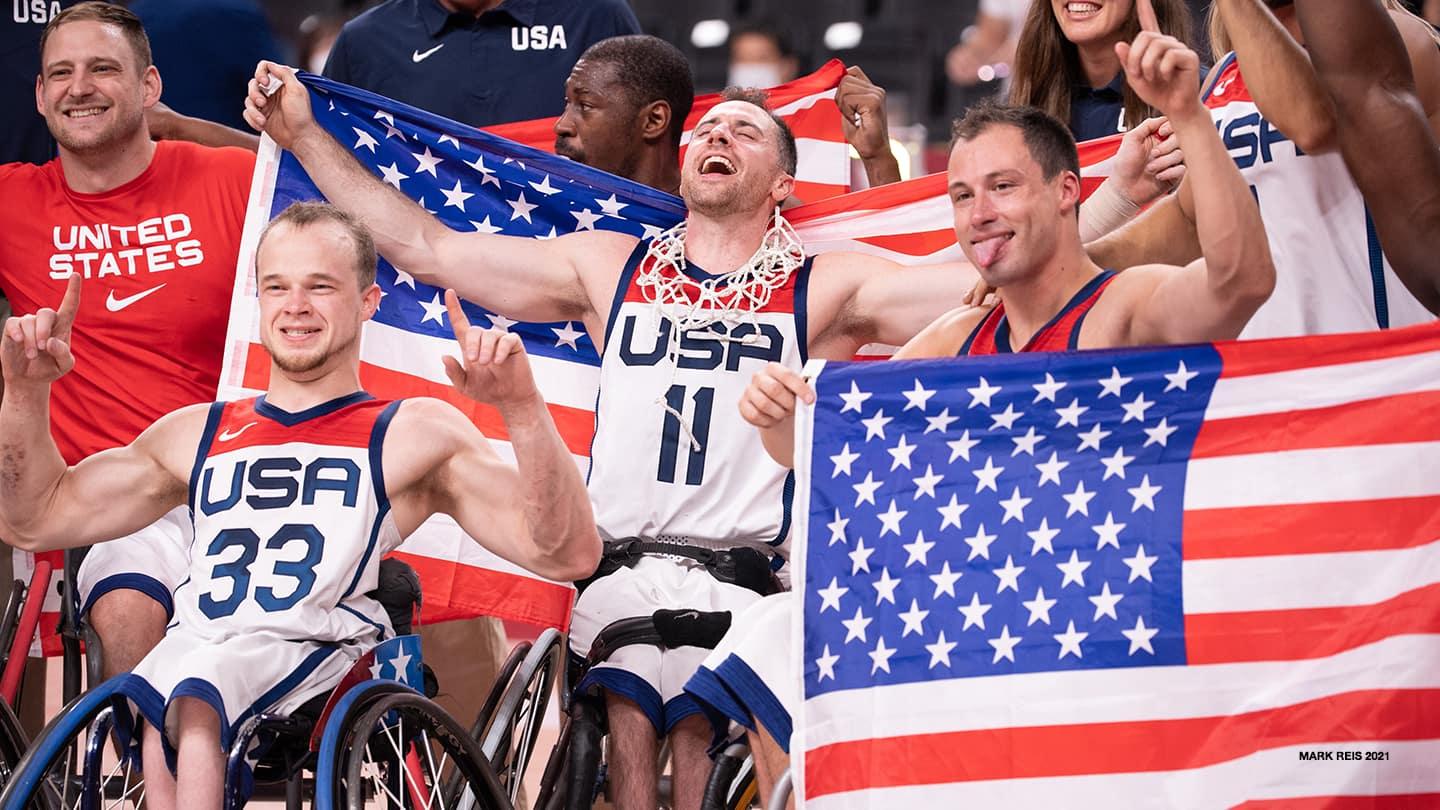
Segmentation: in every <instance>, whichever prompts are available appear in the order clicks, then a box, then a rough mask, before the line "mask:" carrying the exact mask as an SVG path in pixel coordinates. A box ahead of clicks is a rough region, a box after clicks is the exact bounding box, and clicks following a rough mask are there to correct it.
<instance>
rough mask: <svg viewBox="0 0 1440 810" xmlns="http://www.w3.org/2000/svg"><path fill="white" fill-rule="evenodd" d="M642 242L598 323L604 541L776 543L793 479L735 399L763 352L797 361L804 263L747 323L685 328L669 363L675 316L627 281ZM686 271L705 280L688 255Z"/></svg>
mask: <svg viewBox="0 0 1440 810" xmlns="http://www.w3.org/2000/svg"><path fill="white" fill-rule="evenodd" d="M648 245H649V242H648V241H642V242H641V243H640V244H639V245H638V246H637V247H636V248H635V251H634V252H633V253H632V254H631V255H630V258H629V260H628V261H627V262H626V263H625V271H624V273H622V274H621V277H620V283H619V286H618V289H617V290H616V293H615V303H614V305H613V306H612V308H611V312H610V322H609V323H608V324H607V325H606V328H605V351H604V354H603V356H602V357H601V363H600V395H599V398H598V401H597V403H596V407H595V441H594V444H593V445H592V447H591V452H590V459H591V461H590V478H589V489H590V500H591V501H592V503H593V504H594V506H595V520H596V523H597V524H598V525H599V527H600V532H601V534H602V536H604V537H605V538H606V539H619V538H624V537H648V538H665V539H677V540H683V541H684V542H687V543H691V544H695V545H702V546H709V547H715V548H731V547H734V546H742V545H744V546H752V547H756V548H766V547H772V548H773V547H777V546H781V545H782V544H783V542H784V540H785V538H786V536H787V535H788V534H789V531H790V502H791V496H792V494H793V490H794V478H793V476H792V474H791V472H790V471H789V470H787V469H785V468H784V467H781V466H780V465H778V464H776V463H775V462H774V461H772V460H771V458H770V456H769V455H767V454H766V452H765V449H764V447H763V446H762V445H761V443H760V433H759V431H757V430H756V429H755V428H754V427H753V426H751V425H750V424H749V423H747V422H746V421H745V420H744V419H742V418H741V416H740V411H739V402H740V396H741V394H742V393H743V392H744V391H745V388H746V387H747V386H748V385H749V384H750V378H751V376H753V375H754V373H755V372H756V371H758V370H760V369H761V368H763V367H764V365H765V364H766V363H767V362H770V361H775V362H777V363H782V364H784V365H785V366H787V367H789V368H793V369H796V370H797V371H798V370H799V369H800V368H801V367H802V366H804V364H805V357H806V354H805V295H806V288H807V283H808V280H809V277H810V263H811V262H810V260H808V259H807V260H806V261H805V264H804V265H802V266H801V267H800V268H799V269H798V270H796V271H795V272H794V273H793V274H792V275H791V277H790V278H789V279H788V280H787V281H786V282H785V284H784V286H782V287H780V288H778V289H776V290H775V291H774V292H773V293H772V295H771V297H770V300H769V303H767V304H766V305H765V306H764V307H763V308H761V309H760V310H759V311H758V312H757V313H756V314H755V316H754V321H753V323H752V322H750V321H749V319H748V318H747V319H746V320H745V321H743V322H742V323H740V324H739V325H736V326H735V327H733V329H732V330H731V331H729V333H728V334H727V333H726V332H727V330H726V327H725V326H724V325H723V324H717V325H715V326H711V327H706V328H704V329H693V330H690V331H688V332H686V333H685V334H684V335H683V336H682V337H681V338H680V349H679V356H678V359H677V360H676V361H673V362H672V360H671V358H670V356H669V354H668V347H669V336H670V330H671V329H672V328H673V323H672V321H671V320H670V319H668V318H664V317H661V316H660V313H659V312H658V311H657V310H656V306H655V304H652V303H650V302H648V301H647V300H646V299H645V295H644V293H643V292H642V291H641V290H640V288H639V286H638V285H637V284H636V281H635V279H636V276H637V272H638V270H639V268H640V263H641V262H642V261H650V259H648V258H647V257H646V248H647V247H648ZM663 272H667V273H675V272H677V271H676V270H675V269H674V268H673V267H667V268H665V269H664V270H663ZM684 272H685V273H687V274H688V275H689V276H690V277H691V278H694V279H696V280H704V279H706V278H710V276H709V275H708V274H706V273H705V272H704V271H703V270H701V269H699V268H697V267H694V266H693V265H692V266H689V267H687V268H686V269H685V271H684ZM721 289H722V290H723V289H724V288H723V287H722V288H721ZM662 403H667V404H669V406H670V407H671V408H672V409H674V410H675V411H676V412H678V413H679V414H680V417H681V418H676V416H675V415H674V414H672V413H670V412H669V411H667V410H666V409H665V407H664V405H663V404H662ZM692 437H693V442H692Z"/></svg>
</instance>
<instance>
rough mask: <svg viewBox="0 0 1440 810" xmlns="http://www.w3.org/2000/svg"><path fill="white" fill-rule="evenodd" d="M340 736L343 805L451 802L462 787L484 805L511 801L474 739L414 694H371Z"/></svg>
mask: <svg viewBox="0 0 1440 810" xmlns="http://www.w3.org/2000/svg"><path fill="white" fill-rule="evenodd" d="M344 736H345V737H346V738H347V739H348V741H349V742H348V744H347V745H346V746H345V749H346V751H347V753H346V765H345V770H344V786H345V790H344V794H345V795H344V798H345V804H344V805H343V806H344V807H346V808H348V810H376V809H378V808H387V810H388V808H427V809H428V808H431V807H455V806H457V805H458V803H459V801H460V797H461V795H463V793H464V792H465V791H469V792H471V793H473V794H474V795H475V797H476V799H477V803H476V806H477V807H481V808H485V810H508V808H510V806H511V805H510V802H509V800H508V799H507V798H506V796H505V791H504V790H503V788H502V787H501V785H500V782H499V780H498V779H496V778H495V773H494V771H492V770H491V769H490V765H489V763H488V762H487V761H486V760H485V757H484V755H483V754H482V753H481V751H480V747H479V746H478V745H476V744H475V741H474V740H473V739H471V738H470V736H469V735H468V734H466V730H465V729H464V728H463V727H462V726H461V725H460V724H459V723H457V722H455V720H454V719H452V718H451V717H450V715H448V714H446V713H445V711H444V710H443V709H441V708H440V707H439V706H436V705H435V704H434V703H433V702H431V701H430V700H429V699H428V698H425V697H424V696H422V695H418V694H413V693H400V694H392V695H386V696H384V697H381V698H379V699H378V700H375V701H373V702H372V703H371V704H370V706H369V707H368V708H367V709H366V711H365V712H364V714H362V715H360V717H359V718H358V719H357V720H356V722H355V723H354V724H353V725H352V726H350V728H348V729H347V730H346V733H345V735H344Z"/></svg>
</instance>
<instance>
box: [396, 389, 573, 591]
mask: <svg viewBox="0 0 1440 810" xmlns="http://www.w3.org/2000/svg"><path fill="white" fill-rule="evenodd" d="M501 416H502V417H503V418H504V420H505V427H506V430H507V431H508V432H509V439H510V442H511V445H512V447H514V450H515V459H516V466H512V465H510V464H508V463H506V462H505V461H503V460H502V459H501V458H500V456H499V455H497V454H496V452H495V450H494V448H492V447H491V446H490V443H489V441H487V440H486V438H485V437H484V436H483V435H482V434H481V433H480V431H479V430H477V429H476V428H475V426H474V425H473V424H471V423H470V421H469V420H467V419H466V418H465V417H464V415H462V414H461V413H460V412H459V411H457V410H456V409H455V408H453V407H451V406H450V405H449V404H447V403H444V402H441V401H439V400H430V399H416V400H410V401H407V402H406V403H405V404H404V405H403V406H402V407H401V408H400V412H399V413H398V414H397V415H396V418H395V422H394V424H393V425H392V426H391V428H392V430H391V433H390V435H391V436H393V437H397V438H398V437H405V438H404V439H403V440H402V441H401V442H398V443H397V442H395V441H387V442H386V447H385V465H386V468H387V470H388V469H389V468H391V467H392V466H397V465H400V464H403V462H399V461H397V460H396V457H397V456H400V455H408V454H411V453H414V452H415V451H416V449H417V447H416V446H415V445H414V444H413V442H417V441H418V442H420V443H421V445H423V447H422V448H421V451H422V453H423V454H426V455H432V456H438V457H440V458H441V461H440V463H439V464H438V465H437V466H435V467H434V468H433V469H432V470H430V471H429V472H428V473H427V474H426V475H425V476H424V478H423V479H422V480H421V481H420V482H419V484H418V486H417V488H416V489H415V493H414V494H416V495H419V498H418V499H412V498H409V497H406V498H403V499H401V500H398V501H397V507H396V508H397V511H396V519H397V522H398V523H399V525H400V529H401V531H402V532H404V533H408V532H410V531H413V530H414V528H415V527H416V526H418V525H419V524H420V523H421V522H423V520H424V518H425V517H427V516H428V515H430V514H432V513H436V512H440V513H444V514H447V515H450V516H451V517H453V518H454V519H455V521H456V522H457V523H459V524H460V528H462V529H464V530H465V532H466V533H467V534H469V535H470V536H471V537H473V538H475V539H476V540H477V541H479V543H480V544H481V545H483V546H484V547H485V548H487V549H489V550H490V551H493V552H494V553H496V554H498V555H499V556H501V557H503V558H505V559H507V560H509V561H510V562H513V563H515V564H516V565H520V566H523V567H524V568H526V569H528V570H530V571H534V572H535V573H537V574H539V575H541V576H544V577H548V578H550V579H555V580H561V581H571V580H576V579H581V578H583V577H586V576H589V575H590V574H591V573H592V572H593V571H594V570H595V566H596V565H598V564H599V561H600V537H599V534H598V533H597V532H596V530H595V519H594V517H593V515H592V513H591V510H590V500H589V497H588V496H587V494H586V492H585V482H584V481H583V480H582V479H581V477H580V471H579V468H578V467H577V466H576V464H575V459H574V457H572V456H571V455H570V453H569V451H568V450H567V449H566V448H565V444H564V442H563V441H561V439H560V434H559V433H558V432H557V431H556V429H555V423H554V422H553V421H552V420H551V418H550V414H549V412H548V411H547V410H546V409H545V403H544V402H543V401H541V400H540V399H539V397H538V396H537V397H536V398H535V399H534V400H533V402H530V403H528V404H525V405H517V406H514V407H506V408H503V409H502V410H501ZM420 437H424V438H420Z"/></svg>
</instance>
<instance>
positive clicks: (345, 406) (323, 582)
mask: <svg viewBox="0 0 1440 810" xmlns="http://www.w3.org/2000/svg"><path fill="white" fill-rule="evenodd" d="M399 405H400V403H399V402H398V401H397V402H381V401H377V400H375V399H374V398H373V397H371V396H370V395H369V394H366V393H364V392H357V393H355V394H351V395H349V396H345V397H341V398H340V399H336V400H332V401H330V402H327V403H325V404H324V405H319V406H316V407H314V408H310V409H308V410H305V411H302V412H300V413H293V414H292V413H289V412H286V411H282V410H280V409H279V408H276V407H275V406H273V405H270V404H269V403H267V402H265V400H264V398H263V397H260V398H257V399H250V400H243V401H240V402H229V403H219V402H217V403H215V405H213V406H212V407H211V410H210V418H209V420H208V421H207V422H206V425H205V433H204V435H203V437H202V439H201V441H200V448H199V451H198V453H197V454H196V460H195V468H194V471H193V472H192V473H191V478H190V509H191V512H192V514H193V516H194V520H195V541H194V545H193V546H192V547H191V550H190V578H189V580H188V581H187V582H185V583H184V584H182V585H181V586H180V587H179V588H177V589H176V593H175V605H176V618H177V620H178V621H179V622H180V623H181V624H182V625H184V626H186V627H188V628H190V629H191V630H193V631H195V632H198V633H201V634H203V635H211V636H213V637H215V638H217V639H219V638H224V637H228V636H232V635H235V634H239V633H250V632H257V631H270V632H273V633H276V634H280V635H282V636H285V637H289V638H295V639H307V640H314V641H332V642H355V641H358V642H374V641H378V640H380V639H382V638H384V637H386V636H388V635H391V634H392V631H391V629H390V622H389V619H388V618H387V617H386V614H385V610H384V609H383V608H382V607H381V606H380V604H379V603H378V602H376V601H375V600H373V599H371V598H369V597H368V596H366V595H365V594H366V593H368V592H370V591H372V590H374V589H375V586H376V584H377V581H378V577H379V565H380V558H381V557H383V556H384V555H385V554H386V553H388V552H389V551H390V550H391V549H393V548H395V547H396V546H397V545H399V544H400V539H401V538H400V533H399V531H398V530H397V529H396V528H395V522H394V520H393V519H392V518H391V516H390V504H389V501H388V500H387V498H386V495H385V483H384V477H383V475H382V474H381V470H380V454H381V447H382V446H383V444H384V438H385V431H386V428H387V427H388V426H389V424H390V419H391V418H392V417H393V416H394V414H395V411H396V410H397V408H398V407H399Z"/></svg>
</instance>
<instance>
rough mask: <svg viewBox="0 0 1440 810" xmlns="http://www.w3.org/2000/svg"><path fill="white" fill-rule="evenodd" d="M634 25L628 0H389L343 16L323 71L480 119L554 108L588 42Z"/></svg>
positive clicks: (435, 109)
mask: <svg viewBox="0 0 1440 810" xmlns="http://www.w3.org/2000/svg"><path fill="white" fill-rule="evenodd" d="M638 33H640V23H639V22H637V21H636V19H635V14H634V12H632V11H631V10H630V6H629V5H628V4H627V3H625V0H503V1H502V0H386V2H384V3H381V4H380V5H378V6H376V7H374V8H372V9H370V10H369V11H367V12H365V13H364V14H361V15H360V16H359V17H356V18H355V19H353V20H351V21H350V22H348V23H346V24H345V27H344V28H343V29H341V31H340V36H339V38H338V39H336V40H335V45H334V47H333V48H332V49H331V51H330V58H329V59H328V60H327V61H326V63H325V75H326V76H327V77H329V78H331V79H335V80H336V81H341V82H345V83H346V84H350V85H354V86H356V87H360V88H363V89H365V90H369V91H371V92H374V93H379V94H380V95H382V96H387V97H389V98H393V99H395V100H396V101H403V102H404V103H406V104H409V105H411V106H414V107H419V108H420V109H422V110H427V111H429V112H432V113H436V114H437V115H443V116H445V117H446V118H449V119H452V120H455V121H459V122H461V123H464V124H469V125H470V126H472V127H485V126H490V125H492V124H504V123H507V122H510V121H528V120H530V119H532V118H549V117H551V116H554V115H559V114H560V112H561V109H562V107H563V105H564V99H565V96H564V92H563V90H564V86H565V79H566V77H567V76H569V75H570V69H571V68H573V67H574V66H575V63H576V62H577V61H579V59H580V55H581V54H582V53H584V52H585V49H586V48H589V47H590V46H591V45H593V44H595V43H596V42H599V41H600V40H602V39H608V38H610V37H614V36H621V35H624V34H638ZM254 64H255V63H254V62H253V61H252V62H251V69H252V70H253V68H254ZM237 86H238V85H237ZM227 98H228V96H227Z"/></svg>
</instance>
